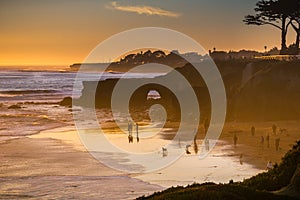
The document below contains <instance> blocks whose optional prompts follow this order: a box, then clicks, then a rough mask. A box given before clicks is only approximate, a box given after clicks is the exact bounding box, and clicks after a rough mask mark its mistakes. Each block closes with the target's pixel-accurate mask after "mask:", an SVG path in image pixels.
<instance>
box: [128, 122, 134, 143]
mask: <svg viewBox="0 0 300 200" xmlns="http://www.w3.org/2000/svg"><path fill="white" fill-rule="evenodd" d="M128 133H129V135H128V141H129V143H132V142H133V137H132V122H131V121H129V122H128Z"/></svg>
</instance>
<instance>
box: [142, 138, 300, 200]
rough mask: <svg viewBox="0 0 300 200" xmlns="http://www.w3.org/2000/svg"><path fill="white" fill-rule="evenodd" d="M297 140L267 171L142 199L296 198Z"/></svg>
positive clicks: (299, 190) (299, 178)
mask: <svg viewBox="0 0 300 200" xmlns="http://www.w3.org/2000/svg"><path fill="white" fill-rule="evenodd" d="M299 198H300V141H298V142H297V143H296V144H295V145H294V146H293V147H292V149H291V150H289V151H288V152H287V153H286V155H285V156H284V157H283V158H282V161H281V163H280V164H279V165H277V164H276V165H275V166H274V168H273V169H271V170H269V171H268V172H264V173H261V174H258V175H256V176H254V177H252V178H250V179H246V180H244V181H243V182H236V183H234V182H232V181H230V183H228V184H214V183H204V184H193V185H190V186H187V187H182V186H177V187H172V188H169V189H167V190H165V191H162V192H157V193H154V194H152V195H151V196H148V197H140V198H138V199H139V200H142V199H157V200H158V199H189V200H191V199H207V200H209V199H230V200H232V199H275V200H276V199H284V200H285V199H287V200H288V199H299Z"/></svg>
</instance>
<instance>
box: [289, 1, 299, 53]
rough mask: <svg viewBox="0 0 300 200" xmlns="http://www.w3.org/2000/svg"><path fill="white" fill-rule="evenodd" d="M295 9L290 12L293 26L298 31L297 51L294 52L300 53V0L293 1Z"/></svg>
mask: <svg viewBox="0 0 300 200" xmlns="http://www.w3.org/2000/svg"><path fill="white" fill-rule="evenodd" d="M293 9H294V10H293V11H292V12H291V14H290V18H291V20H292V23H291V25H292V27H293V29H294V30H295V31H296V41H295V52H293V53H294V54H298V53H299V40H300V1H299V0H294V2H293Z"/></svg>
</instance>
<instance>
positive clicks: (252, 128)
mask: <svg viewBox="0 0 300 200" xmlns="http://www.w3.org/2000/svg"><path fill="white" fill-rule="evenodd" d="M251 135H252V136H254V135H255V127H254V126H252V127H251Z"/></svg>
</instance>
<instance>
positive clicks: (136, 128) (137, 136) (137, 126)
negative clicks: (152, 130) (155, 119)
mask: <svg viewBox="0 0 300 200" xmlns="http://www.w3.org/2000/svg"><path fill="white" fill-rule="evenodd" d="M135 130H136V141H137V143H139V141H140V138H139V124H138V123H136V124H135Z"/></svg>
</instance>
